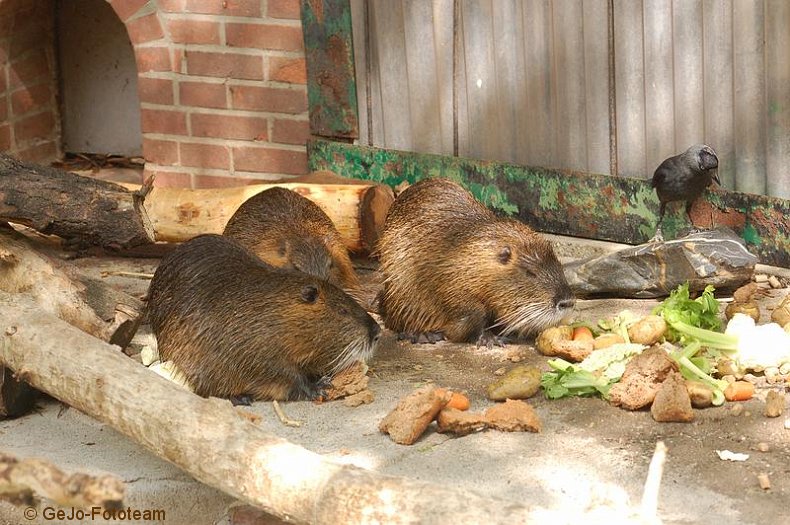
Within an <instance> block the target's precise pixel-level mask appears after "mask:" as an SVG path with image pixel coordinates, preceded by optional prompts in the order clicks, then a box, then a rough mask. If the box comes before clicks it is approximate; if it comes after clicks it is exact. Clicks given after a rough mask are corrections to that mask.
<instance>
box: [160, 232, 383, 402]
mask: <svg viewBox="0 0 790 525" xmlns="http://www.w3.org/2000/svg"><path fill="white" fill-rule="evenodd" d="M148 314H149V319H150V321H151V326H152V328H153V330H154V333H155V334H156V337H157V342H158V345H159V353H160V355H161V357H162V360H163V361H165V360H171V361H173V362H174V363H175V365H176V366H177V367H178V368H179V369H180V370H181V371H182V372H183V373H184V374H185V376H186V378H187V379H188V381H189V383H190V384H191V386H192V387H193V389H194V390H195V392H196V393H197V394H199V395H201V396H217V397H231V398H233V397H235V398H244V397H246V396H249V397H252V398H253V399H312V398H314V397H316V396H317V395H320V393H321V389H322V387H323V386H325V385H326V384H327V380H328V379H329V378H331V376H332V375H333V374H334V373H336V372H339V371H340V370H342V369H343V368H345V367H347V366H348V365H349V364H351V363H353V362H355V361H357V360H359V359H366V358H367V357H369V356H370V354H371V353H372V351H373V348H374V347H375V344H376V341H377V340H378V336H379V332H380V329H379V326H378V324H376V322H375V321H374V320H373V318H372V317H370V316H369V315H368V314H367V312H365V311H364V310H363V309H362V308H361V307H360V306H359V305H358V304H357V303H356V302H355V301H354V300H353V299H351V297H349V296H348V295H347V294H346V293H344V292H343V291H342V290H340V289H339V288H337V287H335V286H333V285H331V284H329V283H327V282H326V281H323V280H321V279H318V278H316V277H313V276H310V275H306V274H303V273H300V272H295V271H289V270H282V269H279V268H274V267H272V266H269V265H268V264H266V263H264V262H263V261H261V260H260V259H258V258H257V257H255V256H254V255H253V254H252V253H250V252H249V251H248V250H247V249H246V248H244V247H243V246H241V245H240V244H239V243H238V242H236V241H235V240H233V239H230V238H227V237H223V236H220V235H201V236H199V237H196V238H194V239H192V240H191V241H189V242H186V243H184V244H183V245H181V246H179V247H178V248H177V249H176V250H175V251H173V252H172V253H170V254H169V255H168V256H167V257H165V258H164V259H163V260H162V263H161V264H160V265H159V267H158V268H157V269H156V272H155V273H154V277H153V280H152V281H151V287H150V289H149V291H148Z"/></svg>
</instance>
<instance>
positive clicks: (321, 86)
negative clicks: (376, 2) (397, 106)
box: [302, 0, 359, 139]
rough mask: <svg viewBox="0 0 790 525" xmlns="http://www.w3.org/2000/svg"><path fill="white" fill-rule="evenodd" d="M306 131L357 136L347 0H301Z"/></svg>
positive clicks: (349, 17)
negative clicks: (305, 79)
mask: <svg viewBox="0 0 790 525" xmlns="http://www.w3.org/2000/svg"><path fill="white" fill-rule="evenodd" d="M302 29H303V31H304V48H305V57H306V63H307V102H308V106H309V110H310V133H311V134H313V135H319V136H322V137H329V138H341V139H353V138H357V137H359V117H358V113H357V84H356V80H355V77H354V46H353V42H352V34H351V6H350V4H349V0H302Z"/></svg>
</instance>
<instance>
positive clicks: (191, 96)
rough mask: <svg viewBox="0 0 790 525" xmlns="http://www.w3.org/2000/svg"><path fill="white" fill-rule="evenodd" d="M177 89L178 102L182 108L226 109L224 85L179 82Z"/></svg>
mask: <svg viewBox="0 0 790 525" xmlns="http://www.w3.org/2000/svg"><path fill="white" fill-rule="evenodd" d="M178 89H179V95H178V101H179V104H181V105H182V106H195V107H199V108H226V107H228V100H227V95H226V94H225V84H210V83H208V82H179V83H178Z"/></svg>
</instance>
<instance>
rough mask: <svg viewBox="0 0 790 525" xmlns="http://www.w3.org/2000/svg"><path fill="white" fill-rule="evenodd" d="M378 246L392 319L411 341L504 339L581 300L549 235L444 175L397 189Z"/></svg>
mask: <svg viewBox="0 0 790 525" xmlns="http://www.w3.org/2000/svg"><path fill="white" fill-rule="evenodd" d="M378 251H379V257H380V262H381V272H382V274H383V277H384V289H383V290H382V293H381V295H380V297H379V300H380V304H379V307H380V311H381V312H380V313H381V315H382V317H383V318H384V325H385V326H386V327H387V328H390V329H392V330H394V331H396V332H399V333H401V335H407V336H409V337H411V338H412V340H418V339H417V337H418V336H420V339H421V338H422V337H427V338H428V340H429V341H435V340H439V339H441V338H442V337H445V338H447V339H449V340H450V341H454V342H471V341H475V340H477V341H478V344H480V343H487V344H491V343H492V342H498V343H501V339H500V338H499V337H497V336H498V335H501V336H508V335H516V336H521V335H526V334H527V333H529V332H533V331H537V330H540V329H542V328H544V327H547V326H550V325H552V324H556V323H558V322H559V321H560V320H561V319H562V317H563V316H564V315H565V314H567V313H569V312H570V311H571V309H572V308H573V305H574V302H575V300H574V297H573V294H572V292H571V289H570V287H569V286H568V283H567V281H566V280H565V275H564V274H563V271H562V266H561V265H560V263H559V261H558V260H557V256H556V255H555V254H554V250H553V249H552V247H551V244H550V243H549V242H548V241H547V240H546V239H545V238H543V237H542V236H541V235H540V234H538V233H536V232H535V231H533V230H532V229H530V228H529V227H528V226H526V225H525V224H523V223H521V222H519V221H517V220H515V219H509V218H500V217H497V216H496V215H494V213H493V212H491V211H490V210H489V209H487V208H486V207H485V206H483V205H482V204H481V203H479V202H478V201H477V200H475V198H474V197H473V196H472V195H471V194H470V193H469V192H467V191H466V190H465V189H463V188H462V187H461V186H459V185H458V184H456V183H454V182H451V181H449V180H446V179H426V180H423V181H420V182H418V183H416V184H414V185H413V186H410V187H409V188H407V189H406V190H404V191H403V193H401V194H400V195H399V196H398V198H397V199H396V200H395V203H394V204H393V205H392V208H390V211H389V213H388V215H387V220H386V222H385V224H384V232H383V233H382V236H381V239H380V240H379V246H378Z"/></svg>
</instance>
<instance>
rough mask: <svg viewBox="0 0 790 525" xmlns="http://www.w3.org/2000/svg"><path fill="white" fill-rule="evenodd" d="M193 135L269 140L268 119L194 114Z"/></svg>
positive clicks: (192, 115) (191, 116) (192, 118)
mask: <svg viewBox="0 0 790 525" xmlns="http://www.w3.org/2000/svg"><path fill="white" fill-rule="evenodd" d="M189 118H190V120H191V122H192V128H191V129H192V135H193V136H195V137H211V138H222V139H238V140H267V139H268V132H267V128H268V125H269V122H268V119H265V118H261V117H240V116H230V115H210V114H205V113H192V114H191V115H190V116H189Z"/></svg>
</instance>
